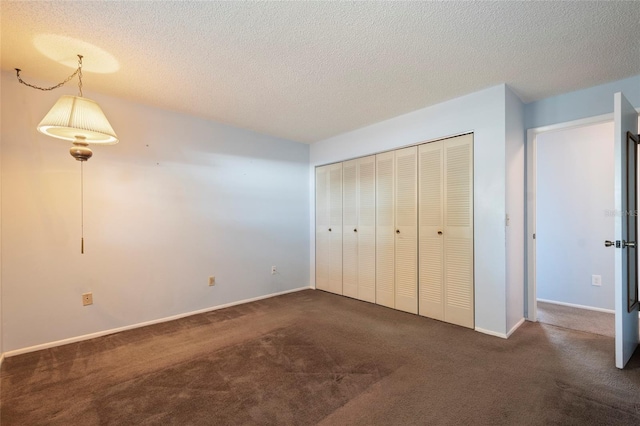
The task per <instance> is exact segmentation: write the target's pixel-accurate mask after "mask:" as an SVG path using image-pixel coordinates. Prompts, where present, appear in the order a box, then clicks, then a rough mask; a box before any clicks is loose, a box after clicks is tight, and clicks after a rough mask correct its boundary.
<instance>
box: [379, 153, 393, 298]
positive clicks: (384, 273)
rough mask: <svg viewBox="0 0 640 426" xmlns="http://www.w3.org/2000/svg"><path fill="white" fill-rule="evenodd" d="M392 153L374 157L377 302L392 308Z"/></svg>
mask: <svg viewBox="0 0 640 426" xmlns="http://www.w3.org/2000/svg"><path fill="white" fill-rule="evenodd" d="M394 166H395V153H394V152H393V151H391V152H385V153H382V154H378V155H376V303H377V304H378V305H382V306H387V307H389V308H395V285H394V282H395V240H396V237H395V224H396V221H395V208H394V200H395V167H394Z"/></svg>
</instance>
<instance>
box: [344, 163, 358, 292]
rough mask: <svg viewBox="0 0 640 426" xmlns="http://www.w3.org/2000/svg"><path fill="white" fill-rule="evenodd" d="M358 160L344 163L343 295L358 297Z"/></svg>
mask: <svg viewBox="0 0 640 426" xmlns="http://www.w3.org/2000/svg"><path fill="white" fill-rule="evenodd" d="M357 178H358V160H351V161H345V162H344V163H342V200H343V204H342V219H343V228H342V294H344V295H345V296H349V297H358V196H357V195H358V182H357V180H358V179H357Z"/></svg>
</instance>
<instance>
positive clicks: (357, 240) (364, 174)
mask: <svg viewBox="0 0 640 426" xmlns="http://www.w3.org/2000/svg"><path fill="white" fill-rule="evenodd" d="M342 182H343V185H342V188H343V237H342V241H343V282H342V288H343V294H344V295H345V296H349V297H353V298H356V299H360V300H365V301H367V302H374V301H375V284H376V282H375V277H376V275H375V274H376V269H375V262H376V259H375V253H376V246H375V244H376V241H375V235H376V234H375V196H376V194H375V156H369V157H364V158H359V159H356V160H351V161H345V162H344V163H343V181H342Z"/></svg>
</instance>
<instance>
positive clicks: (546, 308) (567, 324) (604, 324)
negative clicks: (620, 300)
mask: <svg viewBox="0 0 640 426" xmlns="http://www.w3.org/2000/svg"><path fill="white" fill-rule="evenodd" d="M614 320H615V317H614V315H613V314H611V313H608V312H598V311H591V310H587V309H581V308H573V307H571V306H562V305H556V304H554V303H546V302H538V321H540V322H542V323H545V324H551V325H555V326H557V327H564V328H569V329H571V330H578V331H585V332H587V333H594V334H600V335H602V336H609V337H616V330H615V323H614Z"/></svg>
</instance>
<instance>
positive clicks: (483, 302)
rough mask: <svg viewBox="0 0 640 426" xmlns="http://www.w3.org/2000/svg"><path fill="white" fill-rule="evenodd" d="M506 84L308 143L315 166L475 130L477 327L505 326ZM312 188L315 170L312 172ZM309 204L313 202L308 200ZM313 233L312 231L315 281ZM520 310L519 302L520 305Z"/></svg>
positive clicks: (493, 329)
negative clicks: (310, 144)
mask: <svg viewBox="0 0 640 426" xmlns="http://www.w3.org/2000/svg"><path fill="white" fill-rule="evenodd" d="M506 91H507V88H506V86H505V85H499V86H495V87H492V88H489V89H486V90H482V91H480V92H476V93H472V94H469V95H466V96H463V97H460V98H457V99H453V100H451V101H448V102H444V103H441V104H438V105H434V106H431V107H428V108H424V109H421V110H418V111H414V112H411V113H409V114H405V115H402V116H399V117H395V118H392V119H390V120H386V121H382V122H379V123H376V124H373V125H371V126H368V127H364V128H362V129H358V130H355V131H353V132H349V133H345V134H342V135H339V136H336V137H333V138H330V139H326V140H323V141H320V142H316V143H314V144H312V146H311V153H310V161H311V170H313V168H314V167H315V166H317V165H320V164H327V163H332V162H336V161H342V160H346V159H349V158H355V157H360V156H364V155H369V154H374V153H377V152H382V151H386V150H391V149H396V148H400V147H403V146H407V145H412V144H416V143H419V142H426V141H430V140H435V139H440V138H443V137H447V136H452V135H456V134H461V133H467V132H474V209H475V210H474V233H475V236H474V238H475V244H474V250H475V253H474V256H475V257H474V261H475V306H476V312H475V320H476V328H477V329H479V330H480V331H486V332H490V333H495V334H499V335H505V334H506V332H507V331H508V330H507V313H506V311H507V300H506V288H505V282H506V279H505V276H506V269H507V266H506V262H505V259H506V255H505V245H506V244H505V200H506V182H505V177H506V173H505V169H506V162H505V96H506ZM309 176H310V182H311V184H310V187H313V185H312V182H313V174H312V173H310V175H309ZM312 202H313V200H312ZM314 260H315V235H314V234H312V235H311V265H312V268H311V281H312V282H314V277H315V273H314ZM518 309H521V304H520V306H519V307H518Z"/></svg>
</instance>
